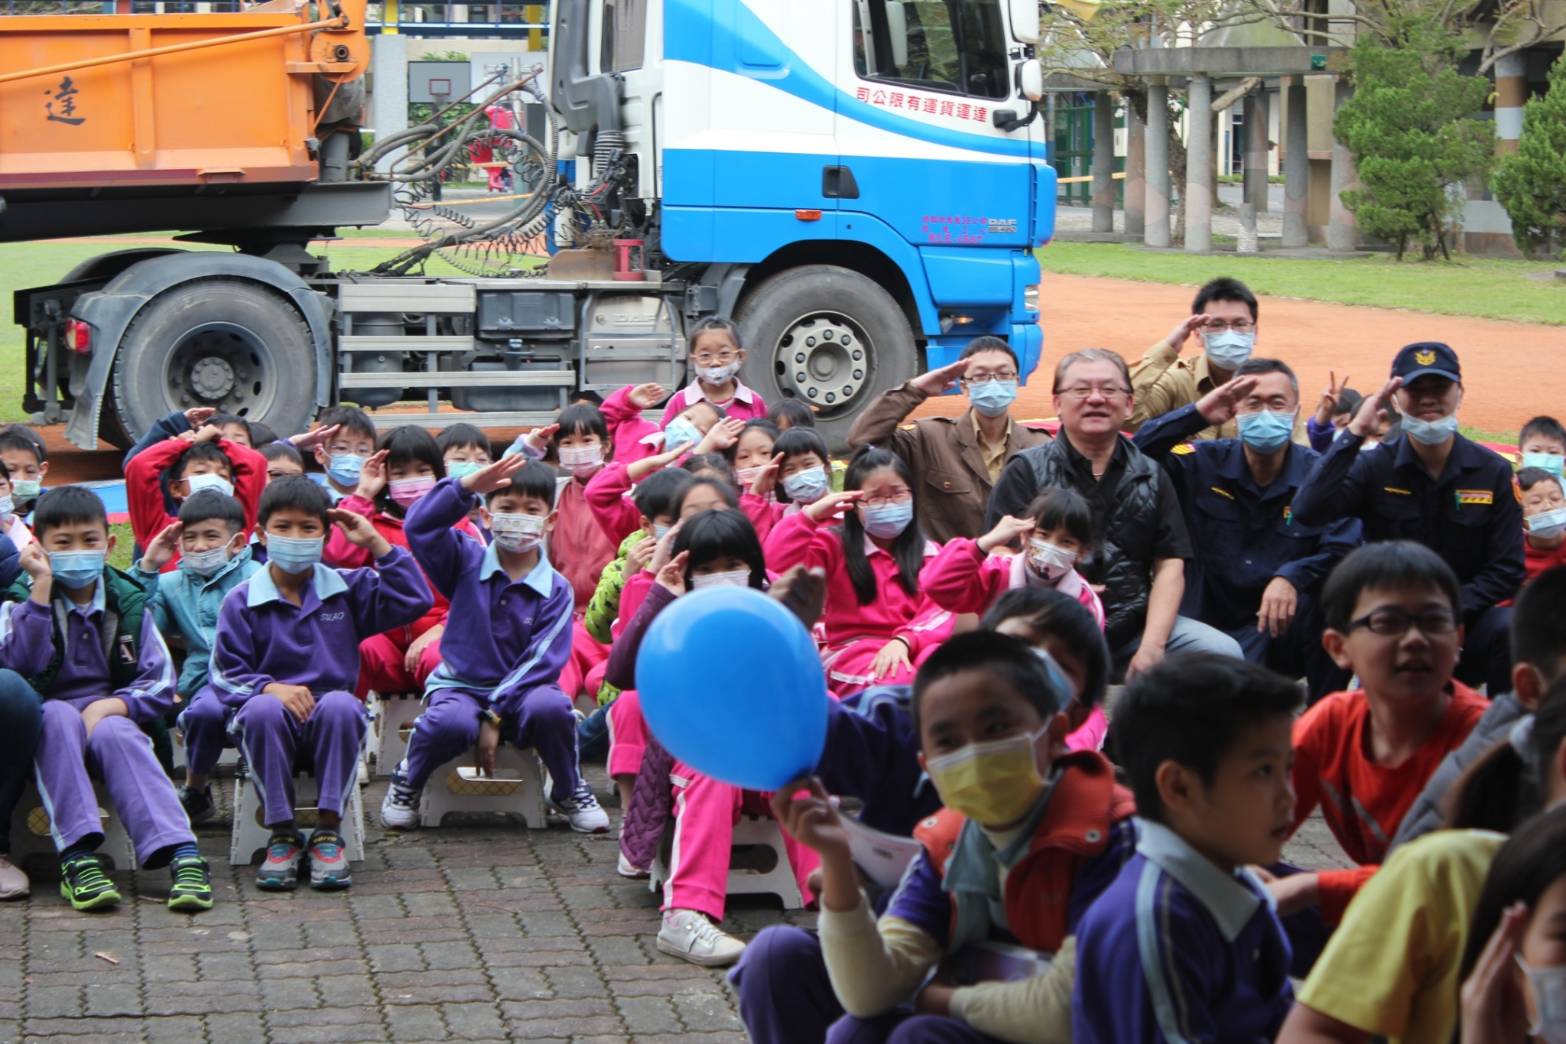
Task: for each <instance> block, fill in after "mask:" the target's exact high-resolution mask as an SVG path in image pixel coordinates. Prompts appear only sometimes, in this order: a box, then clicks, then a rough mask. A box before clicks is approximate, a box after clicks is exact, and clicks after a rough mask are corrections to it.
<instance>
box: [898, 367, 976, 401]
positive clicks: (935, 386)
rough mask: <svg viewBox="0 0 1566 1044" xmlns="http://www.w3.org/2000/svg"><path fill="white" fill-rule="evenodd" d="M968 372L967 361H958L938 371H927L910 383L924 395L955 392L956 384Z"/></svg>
mask: <svg viewBox="0 0 1566 1044" xmlns="http://www.w3.org/2000/svg"><path fill="white" fill-rule="evenodd" d="M967 372H968V360H967V359H958V360H957V361H956V362H954V363H947V364H946V365H945V366H942V367H940V368H939V369H935V370H929V371H927V372H925V373H921V374H920V375H919V376H917V377H915V378H914V379H913V380H912V381H911V382H910V383H911V384H912V385H913V386H914V387H915V388H917V389H918V390H919V391H922V392H924V393H925V394H926V395H940V394H941V393H942V392H946V391H955V390H956V389H957V387H958V382H959V381H961V380H962V378H963V375H964V374H966V373H967Z"/></svg>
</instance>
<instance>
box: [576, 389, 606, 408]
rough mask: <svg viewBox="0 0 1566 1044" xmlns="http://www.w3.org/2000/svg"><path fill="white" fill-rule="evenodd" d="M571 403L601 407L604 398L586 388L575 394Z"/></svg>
mask: <svg viewBox="0 0 1566 1044" xmlns="http://www.w3.org/2000/svg"><path fill="white" fill-rule="evenodd" d="M571 401H572V402H585V403H587V404H588V405H590V406H602V405H603V404H604V397H603V396H602V395H600V394H598V393H597V392H595V391H593V390H592V389H591V388H587V389H584V390H582V391H579V392H577V393H576V398H574V399H572V400H571Z"/></svg>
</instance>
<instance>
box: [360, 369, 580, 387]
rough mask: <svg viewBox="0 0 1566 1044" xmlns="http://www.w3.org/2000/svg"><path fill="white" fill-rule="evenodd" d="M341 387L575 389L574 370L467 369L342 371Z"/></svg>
mask: <svg viewBox="0 0 1566 1044" xmlns="http://www.w3.org/2000/svg"><path fill="white" fill-rule="evenodd" d="M337 386H338V387H339V388H575V387H576V371H574V370H480V371H478V372H476V373H469V372H467V371H464V370H435V371H414V372H408V371H397V372H394V373H340V374H338V375H337Z"/></svg>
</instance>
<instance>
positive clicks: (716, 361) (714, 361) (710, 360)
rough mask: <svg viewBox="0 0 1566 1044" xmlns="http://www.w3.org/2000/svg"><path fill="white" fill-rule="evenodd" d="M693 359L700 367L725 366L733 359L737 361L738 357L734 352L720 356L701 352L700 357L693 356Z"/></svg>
mask: <svg viewBox="0 0 1566 1044" xmlns="http://www.w3.org/2000/svg"><path fill="white" fill-rule="evenodd" d="M693 358H694V359H695V360H696V362H697V363H698V364H699V365H701V366H727V365H728V364H729V363H731V362H733V361H734V360H735V359H738V358H739V355H738V354H737V353H735V352H723V353H722V354H721V355H713V354H712V353H711V352H702V353H701V354H700V355H697V356H693Z"/></svg>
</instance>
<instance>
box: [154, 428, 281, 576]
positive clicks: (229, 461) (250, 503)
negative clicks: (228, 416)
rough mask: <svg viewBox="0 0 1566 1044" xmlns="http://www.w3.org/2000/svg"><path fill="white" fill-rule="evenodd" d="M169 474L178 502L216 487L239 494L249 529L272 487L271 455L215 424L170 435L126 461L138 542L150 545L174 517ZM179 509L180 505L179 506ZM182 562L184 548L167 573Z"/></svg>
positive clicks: (166, 567)
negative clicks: (269, 479) (268, 466)
mask: <svg viewBox="0 0 1566 1044" xmlns="http://www.w3.org/2000/svg"><path fill="white" fill-rule="evenodd" d="M165 471H166V472H168V476H169V487H168V488H169V495H170V496H171V497H173V499H174V503H175V504H176V505H179V504H182V503H184V502H185V498H186V497H188V496H190V495H191V494H192V493H196V492H199V491H200V490H203V489H215V490H217V491H218V492H220V493H223V494H225V495H227V496H232V497H237V498H238V499H239V503H240V506H241V507H242V508H243V509H244V512H245V532H246V533H248V532H249V531H250V530H251V529H252V528H254V526H255V524H256V507H257V505H258V504H260V502H261V490H262V488H263V487H265V486H266V458H265V457H263V456H262V455H261V454H259V453H257V452H256V451H255V450H253V449H251V448H250V447H249V446H244V445H241V444H240V443H237V442H233V441H230V440H229V439H226V438H224V437H223V435H222V433H221V431H220V430H219V429H218V428H217V427H216V426H215V425H212V424H206V425H203V426H202V427H201V428H200V430H198V431H196V432H195V433H194V434H191V433H188V432H187V433H186V434H185V435H183V436H175V437H174V438H171V439H164V440H163V441H162V442H159V443H155V444H153V445H152V446H149V447H147V448H146V449H145V450H143V451H142V452H140V453H138V454H136V456H134V457H132V458H131V459H130V460H129V461H127V462H126V464H125V496H126V499H127V500H128V501H129V503H130V520H131V531H132V532H134V533H135V534H136V544H137V546H138V547H148V546H149V545H151V543H152V541H153V539H154V538H155V537H156V536H157V535H158V534H159V533H161V532H163V530H165V529H167V528H168V527H169V526H170V525H172V524H173V523H174V522H176V521H178V519H177V517H176V516H175V515H172V514H170V513H169V511H168V506H167V504H166V503H165V502H164V499H163V487H162V485H161V480H162V478H163V474H164V472H165ZM174 510H175V511H176V512H177V511H178V510H179V508H178V507H177V506H176V507H175V509H174ZM178 564H179V553H178V551H177V550H176V552H175V554H174V557H173V558H172V559H170V560H169V562H168V564H167V565H165V566H164V567H163V571H164V572H168V571H169V570H171V569H174V568H176V567H177V566H178Z"/></svg>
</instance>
